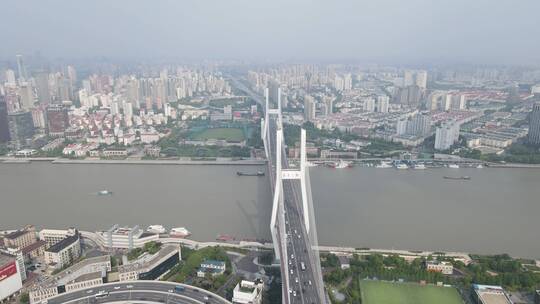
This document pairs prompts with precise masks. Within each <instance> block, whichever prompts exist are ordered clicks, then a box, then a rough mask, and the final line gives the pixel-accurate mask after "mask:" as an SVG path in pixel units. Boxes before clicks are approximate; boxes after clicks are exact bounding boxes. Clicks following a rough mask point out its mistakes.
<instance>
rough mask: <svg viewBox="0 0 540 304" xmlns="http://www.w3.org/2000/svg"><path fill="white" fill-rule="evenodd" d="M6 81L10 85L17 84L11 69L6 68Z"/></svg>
mask: <svg viewBox="0 0 540 304" xmlns="http://www.w3.org/2000/svg"><path fill="white" fill-rule="evenodd" d="M6 83H7V84H9V85H12V86H15V85H16V84H17V80H16V79H15V72H14V71H13V70H11V69H8V70H6Z"/></svg>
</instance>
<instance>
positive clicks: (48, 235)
mask: <svg viewBox="0 0 540 304" xmlns="http://www.w3.org/2000/svg"><path fill="white" fill-rule="evenodd" d="M74 230H75V229H74V228H70V229H43V230H41V231H39V239H40V240H42V241H45V242H46V243H47V248H49V247H51V246H52V245H54V244H56V243H58V242H60V241H61V240H63V239H65V238H67V237H68V236H70V235H73V234H74Z"/></svg>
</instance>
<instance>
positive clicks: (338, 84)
mask: <svg viewBox="0 0 540 304" xmlns="http://www.w3.org/2000/svg"><path fill="white" fill-rule="evenodd" d="M334 88H335V89H336V91H339V92H343V90H344V89H345V80H343V78H342V77H340V76H338V75H336V77H335V78H334Z"/></svg>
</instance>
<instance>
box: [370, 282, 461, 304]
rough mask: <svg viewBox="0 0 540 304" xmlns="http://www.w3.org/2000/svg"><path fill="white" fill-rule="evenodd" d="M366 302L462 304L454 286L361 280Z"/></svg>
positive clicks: (372, 303)
mask: <svg viewBox="0 0 540 304" xmlns="http://www.w3.org/2000/svg"><path fill="white" fill-rule="evenodd" d="M360 289H361V290H362V303H364V304H434V303H437V304H462V303H463V301H462V300H461V296H460V295H459V293H458V292H457V290H456V289H455V288H453V287H437V286H432V285H428V286H421V285H418V284H413V283H390V282H382V281H367V280H366V281H364V280H363V281H360Z"/></svg>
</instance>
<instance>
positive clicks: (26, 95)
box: [19, 82, 34, 110]
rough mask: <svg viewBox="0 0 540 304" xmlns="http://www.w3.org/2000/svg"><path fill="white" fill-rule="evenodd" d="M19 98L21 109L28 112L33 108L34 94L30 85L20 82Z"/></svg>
mask: <svg viewBox="0 0 540 304" xmlns="http://www.w3.org/2000/svg"><path fill="white" fill-rule="evenodd" d="M19 97H20V104H21V108H22V109H24V110H30V109H31V108H33V107H34V92H33V90H32V86H31V85H30V83H28V82H21V85H20V86H19Z"/></svg>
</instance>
